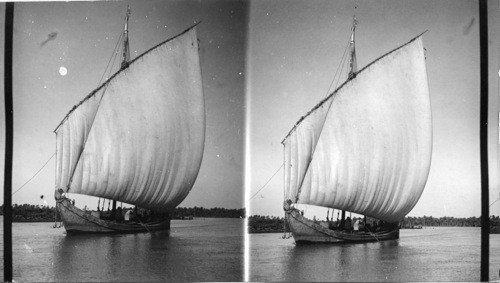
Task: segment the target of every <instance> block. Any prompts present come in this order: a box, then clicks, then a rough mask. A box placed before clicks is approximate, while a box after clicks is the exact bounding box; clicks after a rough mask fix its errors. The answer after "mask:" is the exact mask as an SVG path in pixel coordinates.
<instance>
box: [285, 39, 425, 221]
mask: <svg viewBox="0 0 500 283" xmlns="http://www.w3.org/2000/svg"><path fill="white" fill-rule="evenodd" d="M283 144H284V150H285V198H286V199H285V200H291V201H292V202H293V203H304V204H312V205H318V206H324V207H330V208H337V209H343V210H347V211H351V212H355V213H360V214H364V215H367V216H371V217H375V218H378V219H382V220H384V221H389V222H395V221H398V220H400V219H402V218H403V217H404V216H405V215H406V214H407V213H408V212H410V210H411V209H412V208H413V207H414V206H415V204H416V203H417V201H418V199H419V198H420V196H421V194H422V192H423V189H424V187H425V183H426V181H427V177H428V174H429V169H430V162H431V151H432V121H431V108H430V99H429V87H428V82H427V72H426V66H425V55H424V49H423V43H422V38H421V36H419V37H417V38H415V39H413V40H411V41H410V42H408V43H407V44H405V45H403V46H401V47H399V48H397V49H395V50H393V51H391V52H390V53H388V54H386V55H384V56H383V57H381V58H379V59H377V60H376V61H374V62H373V63H371V64H370V65H368V66H367V67H365V68H364V69H363V70H361V71H360V72H359V73H358V74H357V75H356V77H355V78H353V79H352V80H348V81H347V82H346V83H344V85H342V86H341V87H340V88H339V89H337V90H336V91H335V92H334V93H333V94H332V95H330V96H329V97H328V98H327V99H325V100H324V101H322V102H321V103H320V104H319V105H318V106H316V107H315V108H314V109H313V110H312V111H311V112H309V113H308V114H307V115H306V116H305V117H303V118H302V119H301V120H300V121H299V122H298V123H297V124H296V126H295V127H294V128H293V129H292V131H291V132H290V133H289V134H288V136H287V137H286V138H285V140H284V141H283Z"/></svg>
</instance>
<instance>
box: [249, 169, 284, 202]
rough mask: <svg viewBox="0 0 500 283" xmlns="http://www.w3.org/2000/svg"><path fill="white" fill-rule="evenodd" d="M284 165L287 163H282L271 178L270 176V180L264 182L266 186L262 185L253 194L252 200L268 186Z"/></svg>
mask: <svg viewBox="0 0 500 283" xmlns="http://www.w3.org/2000/svg"><path fill="white" fill-rule="evenodd" d="M283 165H285V163H282V164H281V166H280V167H279V168H278V170H276V172H274V174H273V175H272V176H271V178H269V180H267V182H266V183H265V184H264V186H262V187H261V188H260V189H259V190H258V191H257V192H256V193H255V194H253V196H252V197H251V198H250V200H251V199H253V198H254V197H255V196H256V195H257V194H258V193H259V192H260V191H261V190H262V189H263V188H265V187H266V185H267V184H268V183H269V182H270V181H271V180H272V179H273V178H274V176H276V174H278V172H279V171H280V169H281V168H282V167H283Z"/></svg>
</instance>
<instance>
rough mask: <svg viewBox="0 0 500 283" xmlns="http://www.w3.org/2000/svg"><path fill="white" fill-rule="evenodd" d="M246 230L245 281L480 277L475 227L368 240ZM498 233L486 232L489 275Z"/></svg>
mask: <svg viewBox="0 0 500 283" xmlns="http://www.w3.org/2000/svg"><path fill="white" fill-rule="evenodd" d="M281 236H283V234H274V233H273V234H251V235H250V243H251V245H250V281H358V282H359V281H390V282H402V281H405V282H408V281H479V280H480V261H481V252H480V247H481V239H480V236H481V230H480V228H462V227H460V228H459V227H446V228H445V227H436V228H424V229H420V230H401V232H400V239H399V240H394V241H385V242H374V243H367V244H346V245H328V244H315V245H299V246H297V245H295V243H294V241H293V238H290V239H285V240H284V239H281ZM499 269H500V235H498V234H496V235H490V280H491V281H493V280H499V275H498V272H499Z"/></svg>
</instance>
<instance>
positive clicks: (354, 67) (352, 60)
mask: <svg viewBox="0 0 500 283" xmlns="http://www.w3.org/2000/svg"><path fill="white" fill-rule="evenodd" d="M357 23H358V22H357V21H356V16H353V19H352V28H351V40H350V41H349V73H348V75H347V79H348V80H350V79H352V78H354V77H355V76H356V73H357V72H358V64H357V61H356V43H355V39H356V37H355V32H356V25H357ZM340 223H341V224H340V225H341V227H344V225H345V224H344V223H345V210H342V219H341V222H340Z"/></svg>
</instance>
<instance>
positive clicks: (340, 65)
mask: <svg viewBox="0 0 500 283" xmlns="http://www.w3.org/2000/svg"><path fill="white" fill-rule="evenodd" d="M349 43H350V40H348V41H347V45H346V47H345V49H344V54H342V58H341V60H340V62H339V65H338V67H337V70H336V71H335V74H334V75H333V78H332V82H331V83H330V86H329V87H328V90H327V91H326V95H325V98H326V97H327V96H328V95H329V94H330V89H332V85H333V82H335V78H336V77H337V73H338V74H339V76H338V78H337V83H336V84H335V89H337V86H338V85H339V80H340V74H341V73H342V70H343V69H344V65H345V62H346V58H347V56H346V54H347V48H348V47H349ZM340 67H342V68H341V70H340V72H339V68H340Z"/></svg>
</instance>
